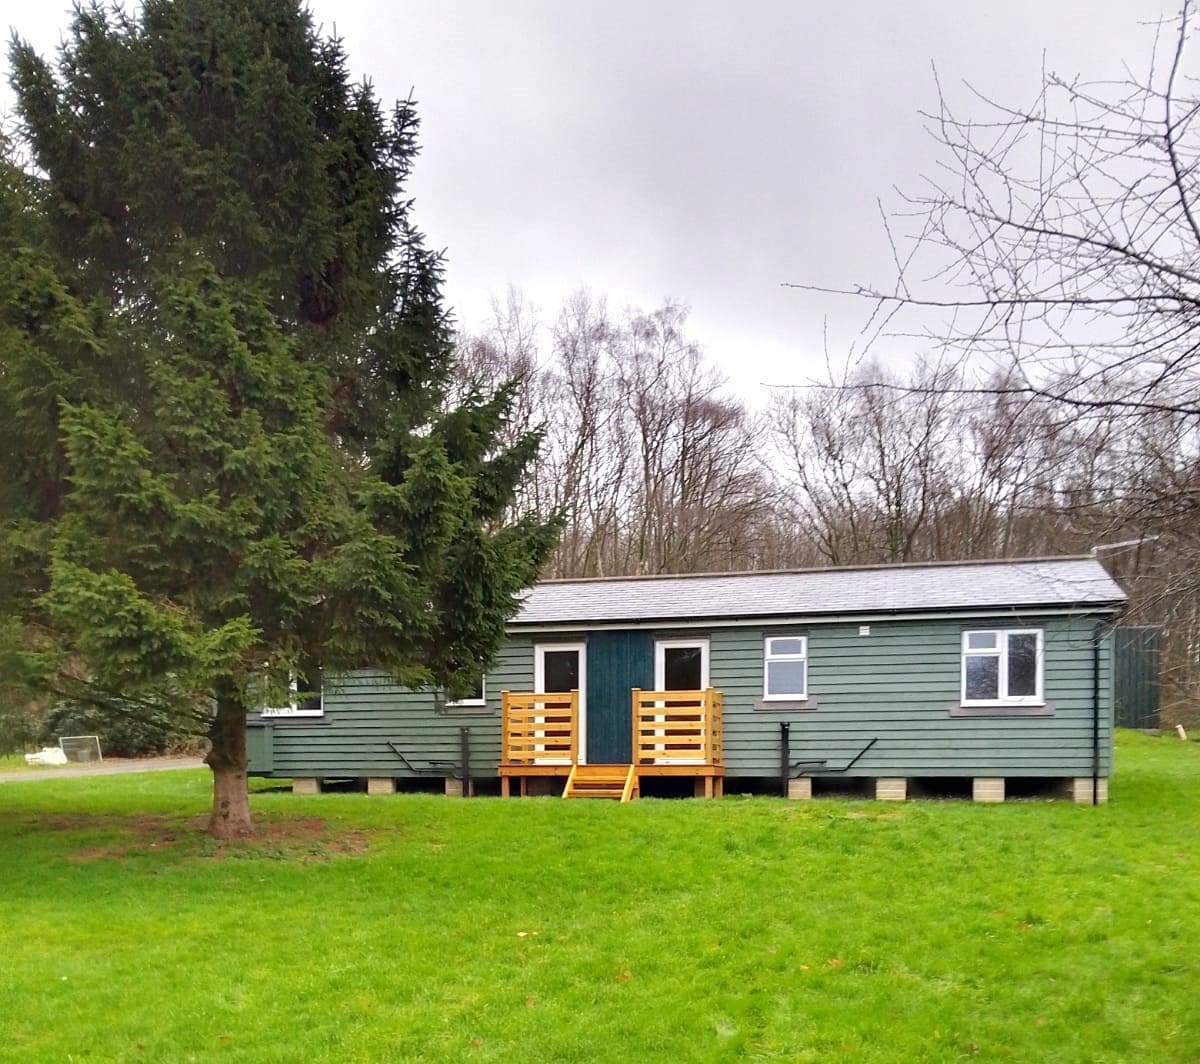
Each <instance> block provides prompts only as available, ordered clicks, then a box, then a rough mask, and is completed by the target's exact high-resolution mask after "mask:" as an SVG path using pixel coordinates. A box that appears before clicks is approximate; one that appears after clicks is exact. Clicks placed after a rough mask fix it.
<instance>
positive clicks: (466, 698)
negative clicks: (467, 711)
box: [450, 676, 483, 702]
mask: <svg viewBox="0 0 1200 1064" xmlns="http://www.w3.org/2000/svg"><path fill="white" fill-rule="evenodd" d="M450 701H451V702H482V701H483V677H482V676H480V677H479V679H478V680H476V681H475V682H474V683H473V684H467V685H466V686H464V687H463V688H462V689H461V690H456V691H451V692H450Z"/></svg>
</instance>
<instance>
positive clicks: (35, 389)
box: [0, 0, 556, 837]
mask: <svg viewBox="0 0 1200 1064" xmlns="http://www.w3.org/2000/svg"><path fill="white" fill-rule="evenodd" d="M12 81H13V85H14V88H15V89H16V92H17V97H18V101H19V104H18V106H19V112H20V117H21V119H22V125H23V129H22V137H23V143H22V144H20V145H18V147H19V148H20V149H21V151H23V152H24V153H25V157H26V158H28V160H29V164H28V165H26V166H25V167H21V166H18V165H16V164H15V163H14V162H12V161H11V160H12V159H13V158H15V157H16V155H15V154H14V153H11V152H10V155H9V160H10V161H8V162H7V163H6V164H5V165H4V166H3V169H2V170H0V241H2V250H3V254H0V425H3V429H2V430H0V431H3V432H4V434H5V439H4V445H3V446H2V447H0V633H2V652H3V654H4V662H3V666H2V667H4V668H5V669H6V670H7V671H8V672H9V673H10V674H11V673H13V672H16V671H19V672H20V673H21V675H22V677H23V678H24V679H25V680H26V681H27V682H28V683H29V684H30V685H36V686H41V687H43V688H47V689H49V690H51V691H52V692H54V693H56V694H59V695H63V696H71V697H84V698H88V699H91V700H93V701H98V702H105V701H111V700H119V701H120V704H121V705H123V706H126V707H128V706H130V705H136V704H137V703H138V701H139V700H157V701H159V702H161V701H163V700H164V699H166V700H168V701H169V702H170V704H171V705H172V706H174V707H175V709H176V711H177V712H178V713H180V714H181V715H186V716H190V717H191V718H192V719H195V720H197V721H202V722H203V727H204V729H205V730H206V731H207V734H208V736H209V738H210V740H211V752H210V753H209V755H208V762H209V764H210V766H211V767H212V770H213V777H214V803H213V815H212V821H211V830H212V832H213V834H215V835H217V836H219V837H228V836H231V835H236V834H242V833H245V832H248V831H249V830H250V828H251V822H250V816H249V810H248V806H247V802H246V780H245V773H246V755H245V718H246V714H247V712H248V711H249V710H250V709H252V708H253V706H254V704H255V702H256V700H257V699H259V698H261V697H262V692H263V682H264V677H265V676H275V677H278V676H286V675H288V674H289V673H290V674H291V675H302V676H311V675H312V673H313V669H314V663H319V665H320V667H321V668H323V669H326V670H338V669H345V668H352V667H355V666H359V665H367V664H371V665H376V666H381V667H383V668H386V669H388V670H390V671H391V672H392V673H393V674H394V675H395V676H396V677H397V678H398V679H399V680H401V681H402V682H405V683H409V684H418V683H440V684H450V685H454V684H461V683H463V682H464V681H466V680H467V679H469V678H470V677H471V676H472V675H474V674H477V673H478V671H479V669H480V668H481V667H482V666H483V665H484V664H485V663H486V661H487V660H488V658H489V656H490V655H491V653H492V652H493V651H494V649H495V647H496V646H497V645H498V643H499V641H500V639H501V637H502V635H503V630H504V622H505V620H506V619H507V618H508V617H509V616H510V615H511V613H512V611H513V609H514V605H515V599H516V595H517V593H518V592H519V591H520V589H521V588H522V587H524V586H527V585H528V584H529V583H531V582H532V581H533V580H534V579H535V578H536V575H537V571H538V569H539V567H540V565H541V562H542V560H543V559H544V557H545V556H546V554H547V552H548V551H549V549H550V547H551V544H552V541H553V539H554V536H555V533H556V529H555V527H554V522H550V523H544V522H540V521H538V520H536V519H533V518H530V519H527V520H522V521H518V522H516V523H508V524H505V523H503V521H502V515H503V514H504V513H505V511H506V509H507V508H508V506H509V504H510V502H511V500H512V497H513V490H514V486H515V484H516V482H517V481H518V479H519V478H520V477H521V475H522V472H523V470H524V468H525V466H526V464H527V463H528V462H529V460H530V459H531V458H532V456H533V455H534V453H535V451H536V447H537V442H538V441H537V439H536V438H535V437H533V436H522V437H520V438H519V439H518V440H517V442H516V443H515V444H511V445H509V446H507V447H502V446H500V445H499V444H498V442H497V441H498V439H499V438H500V437H501V433H502V430H503V429H504V427H505V420H506V418H507V415H508V410H509V405H510V400H511V392H510V391H509V390H508V389H501V390H500V392H499V393H497V394H493V395H485V394H473V395H470V396H468V398H467V400H466V401H465V402H462V403H461V404H460V405H459V406H457V407H455V408H451V407H450V406H449V404H448V403H447V399H446V395H447V386H448V383H449V377H450V373H451V369H452V367H451V357H452V344H451V335H450V328H449V322H448V318H447V314H446V311H445V310H444V308H443V304H442V298H441V290H440V288H441V267H440V261H439V258H438V256H437V255H435V254H433V253H431V252H430V251H429V250H427V249H426V247H425V246H424V243H423V239H422V236H421V234H420V233H419V232H418V231H417V230H416V229H415V228H414V226H413V224H412V222H411V220H410V217H409V209H410V202H409V200H408V199H406V198H405V192H404V183H405V179H406V177H407V175H408V173H409V169H410V166H411V165H412V162H413V158H414V156H415V153H416V150H417V145H416V132H417V120H416V115H415V112H414V108H413V106H412V104H411V102H402V103H399V104H398V105H397V106H396V107H395V108H394V109H392V110H391V111H390V112H389V111H385V110H383V109H381V107H380V105H379V103H378V101H377V100H376V98H375V96H374V94H373V92H372V90H371V88H370V86H369V85H365V84H363V85H354V84H351V83H350V81H349V78H348V75H347V69H346V56H345V53H344V51H343V48H342V46H341V44H340V42H339V41H337V40H334V39H329V38H324V37H322V36H320V35H319V34H318V32H317V31H316V29H315V28H314V26H313V23H312V21H311V19H310V17H309V15H308V13H307V12H306V11H305V10H304V9H303V7H302V6H300V5H299V4H298V3H297V2H296V0H147V2H146V3H145V4H144V5H143V6H142V7H141V8H140V9H139V10H138V11H137V13H136V14H130V13H127V12H125V11H122V10H120V9H118V8H115V7H113V8H106V7H101V6H93V7H89V8H86V9H79V10H77V11H76V15H75V18H74V23H73V26H72V30H71V34H70V36H69V38H68V40H67V42H66V43H65V45H64V47H63V49H62V52H61V55H60V57H59V59H58V62H57V64H56V66H55V67H52V66H51V65H50V64H48V63H47V62H45V61H44V60H43V59H41V58H39V57H38V56H37V55H36V54H35V53H34V52H33V51H32V50H31V49H30V47H29V46H28V45H26V44H23V43H20V42H17V43H16V44H14V46H13V48H12Z"/></svg>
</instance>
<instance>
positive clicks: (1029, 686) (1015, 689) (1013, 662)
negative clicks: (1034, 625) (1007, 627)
mask: <svg viewBox="0 0 1200 1064" xmlns="http://www.w3.org/2000/svg"><path fill="white" fill-rule="evenodd" d="M1008 694H1009V697H1010V698H1017V697H1021V696H1031V695H1036V694H1037V635H1036V634H1035V633H1033V632H1016V633H1013V634H1012V635H1010V636H1009V637H1008Z"/></svg>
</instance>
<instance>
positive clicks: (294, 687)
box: [259, 672, 325, 717]
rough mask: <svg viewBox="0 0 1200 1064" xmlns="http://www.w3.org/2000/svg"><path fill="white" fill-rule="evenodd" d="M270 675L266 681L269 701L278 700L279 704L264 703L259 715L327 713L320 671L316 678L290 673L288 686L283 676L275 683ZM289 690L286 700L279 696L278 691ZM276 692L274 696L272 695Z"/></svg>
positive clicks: (312, 714) (319, 715)
mask: <svg viewBox="0 0 1200 1064" xmlns="http://www.w3.org/2000/svg"><path fill="white" fill-rule="evenodd" d="M269 681H270V677H268V678H267V682H265V683H264V687H265V688H266V693H267V698H266V701H267V702H278V703H280V704H279V705H269V704H268V705H263V706H262V708H261V709H260V710H259V715H260V716H263V717H322V716H324V715H325V702H324V698H323V694H322V690H321V688H322V684H321V677H320V673H319V672H318V673H317V674H316V677H315V679H314V678H312V677H310V678H308V679H306V678H304V677H302V676H299V675H297V674H296V673H290V674H289V675H288V678H287V685H286V687H285V686H284V684H283V678H282V676H280V678H279V682H278V684H273V683H271V682H269ZM283 690H286V692H287V699H286V701H285V700H283V699H281V698H279V697H278V695H277V694H274V692H276V691H283ZM273 694H274V697H272V695H273Z"/></svg>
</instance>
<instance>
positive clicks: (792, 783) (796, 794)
mask: <svg viewBox="0 0 1200 1064" xmlns="http://www.w3.org/2000/svg"><path fill="white" fill-rule="evenodd" d="M788 797H789V798H794V799H800V800H802V799H805V798H811V797H812V776H797V777H795V778H794V779H790V780H788Z"/></svg>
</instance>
